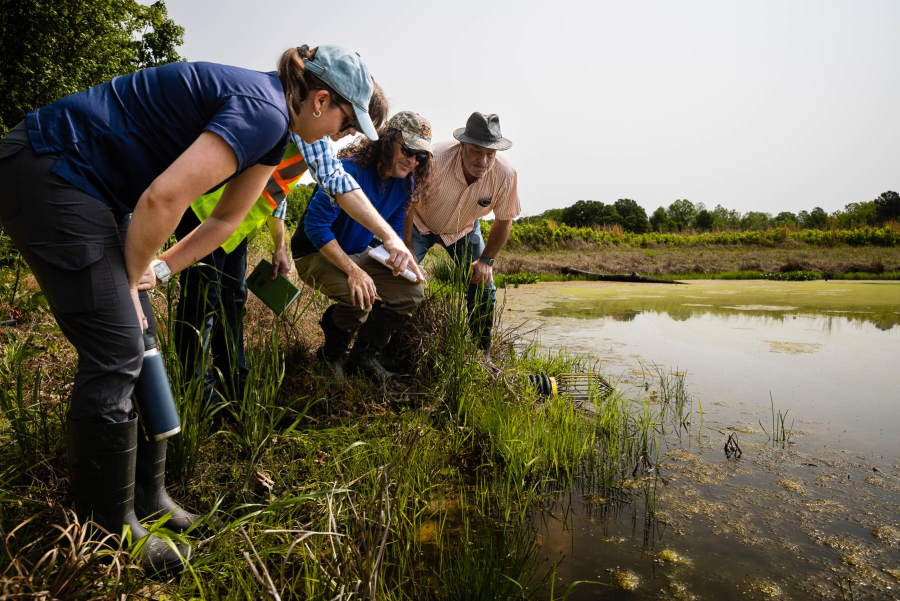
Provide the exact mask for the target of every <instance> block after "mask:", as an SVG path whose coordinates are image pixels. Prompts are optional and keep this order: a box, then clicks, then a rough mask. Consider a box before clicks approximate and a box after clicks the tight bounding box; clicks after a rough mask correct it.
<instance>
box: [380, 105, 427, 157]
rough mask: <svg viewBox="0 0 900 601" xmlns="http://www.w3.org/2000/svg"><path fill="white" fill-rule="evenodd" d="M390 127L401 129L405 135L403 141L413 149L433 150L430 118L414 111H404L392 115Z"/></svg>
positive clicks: (389, 122)
mask: <svg viewBox="0 0 900 601" xmlns="http://www.w3.org/2000/svg"><path fill="white" fill-rule="evenodd" d="M388 127H389V128H391V129H396V130H399V131H400V133H401V135H402V136H403V143H404V144H405V145H406V147H407V148H410V149H412V150H424V151H425V152H427V153H428V154H430V155H432V156H434V153H432V152H431V123H429V122H428V119H426V118H425V117H423V116H422V115H420V114H418V113H414V112H412V111H402V112H399V113H397V114H396V115H394V116H393V117H391V120H390V121H388Z"/></svg>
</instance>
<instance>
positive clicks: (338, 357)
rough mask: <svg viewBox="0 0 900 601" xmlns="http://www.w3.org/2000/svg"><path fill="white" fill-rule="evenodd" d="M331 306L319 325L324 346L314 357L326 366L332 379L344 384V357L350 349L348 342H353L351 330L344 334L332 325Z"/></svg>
mask: <svg viewBox="0 0 900 601" xmlns="http://www.w3.org/2000/svg"><path fill="white" fill-rule="evenodd" d="M335 306H336V305H331V306H330V307H328V308H327V309H325V313H324V314H323V315H322V320H321V321H320V322H319V325H320V326H322V332H323V333H324V334H325V344H323V345H322V347H321V348H320V349H319V350H318V351H316V356H317V357H318V358H319V359H321V360H322V361H324V362H325V363H327V364H328V367H330V368H331V371H333V372H334V377H335V379H336V380H337V381H338V382H346V381H347V378H346V377H345V376H344V355H345V354H347V349H348V348H349V347H350V341H351V340H353V330H350V331H349V332H346V331H344V330H342V329H340V328H339V327H337V326H336V325H335V323H334V308H335Z"/></svg>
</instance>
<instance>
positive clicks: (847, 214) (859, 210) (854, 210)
mask: <svg viewBox="0 0 900 601" xmlns="http://www.w3.org/2000/svg"><path fill="white" fill-rule="evenodd" d="M835 217H837V226H838V227H839V228H842V229H847V228H851V227H860V226H863V225H875V224H876V223H878V222H879V221H880V220H879V219H878V208H877V207H876V206H875V201H874V200H870V201H867V202H851V203H849V204H847V205H846V206H845V207H844V210H843V211H837V212H836V213H835Z"/></svg>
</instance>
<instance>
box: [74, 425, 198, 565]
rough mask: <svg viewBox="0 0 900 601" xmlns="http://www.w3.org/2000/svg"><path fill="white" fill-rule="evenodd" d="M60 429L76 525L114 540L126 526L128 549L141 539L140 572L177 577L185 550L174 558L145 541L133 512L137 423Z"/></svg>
mask: <svg viewBox="0 0 900 601" xmlns="http://www.w3.org/2000/svg"><path fill="white" fill-rule="evenodd" d="M66 430H67V441H68V454H69V479H70V483H71V490H72V498H73V499H74V502H75V514H76V515H77V516H78V519H79V520H81V522H82V523H84V522H86V521H88V520H92V521H94V522H96V523H97V524H99V525H100V526H101V527H102V528H103V529H105V530H107V531H108V532H110V533H112V534H115V535H120V534H121V533H122V527H123V526H128V527H129V528H130V529H131V541H132V544H134V543H136V542H137V541H139V540H140V539H142V538H144V537H147V538H146V539H145V541H144V545H143V555H142V556H141V567H142V568H144V571H145V572H147V574H148V575H149V576H155V577H171V576H176V575H178V574H179V573H180V572H181V571H182V570H183V569H184V562H185V561H186V560H188V559H189V558H190V554H191V548H190V547H188V546H186V545H181V544H178V545H177V548H178V553H180V554H181V557H179V556H178V553H176V552H175V551H173V550H172V549H170V548H169V546H168V545H166V543H164V542H163V541H162V540H161V539H160V538H158V537H156V536H152V535H151V536H147V530H145V529H144V527H143V526H141V523H140V522H139V521H138V519H137V516H136V515H135V513H134V478H135V460H136V456H137V438H138V423H137V419H136V418H135V419H133V420H131V421H128V422H123V423H119V424H113V423H87V422H75V421H72V420H69V421H68V422H67V423H66ZM182 558H184V559H182Z"/></svg>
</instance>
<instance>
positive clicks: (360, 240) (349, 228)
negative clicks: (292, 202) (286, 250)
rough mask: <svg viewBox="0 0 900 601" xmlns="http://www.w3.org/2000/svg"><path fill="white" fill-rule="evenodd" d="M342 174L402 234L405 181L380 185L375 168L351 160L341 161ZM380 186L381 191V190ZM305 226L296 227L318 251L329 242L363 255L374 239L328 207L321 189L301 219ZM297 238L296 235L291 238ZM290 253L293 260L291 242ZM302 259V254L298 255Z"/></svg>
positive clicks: (390, 181) (343, 214) (394, 178)
mask: <svg viewBox="0 0 900 601" xmlns="http://www.w3.org/2000/svg"><path fill="white" fill-rule="evenodd" d="M341 163H342V164H343V165H344V171H346V172H347V173H348V174H350V175H351V176H353V178H354V179H355V180H356V181H357V183H358V184H359V187H360V188H361V189H362V191H363V192H364V193H365V194H366V196H368V197H369V200H370V201H372V206H374V207H375V210H376V211H378V214H379V215H381V216H382V217H384V220H385V221H387V222H388V224H389V225H390V226H391V227H392V228H393V229H394V231H395V232H397V234H398V235H400V236H402V235H403V220H404V219H405V218H406V203H407V201H408V200H409V194H408V193H407V191H406V180H405V179H398V178H396V177H392V178H390V179H389V180H388V181H386V182H382V181H381V178H380V177H378V170H377V169H376V168H374V167H360V166H359V165H358V164H357V163H356V161H354V160H353V159H342V160H341ZM382 183H383V184H384V188H382ZM303 221H304V223H301V224H300V227H298V228H297V230H298V231H297V234H300V230H301V228H302V229H303V232H304V233H305V234H306V237H307V238H308V239H309V240H310V241H311V242H312V243H313V245H314V246H315V247H316V248H317V249H320V248H322V247H323V246H325V245H326V244H328V243H329V242H331V241H332V240H337V242H338V244H339V245H340V247H341V250H343V251H344V252H345V253H347V254H348V255H353V254H356V253H358V252H362V251H363V250H365V249H366V247H367V246H369V242H371V241H372V238H373V237H374V236H373V234H372V232H370V231H369V230H367V229H366V228H365V227H364V226H363V225H362V224H360V223H359V222H357V221H354V219H353V218H352V217H350V215H348V214H347V213H345V212H344V211H343V209H341V207H339V206H335V205H333V204H331V202H330V201H329V200H328V197H327V196H326V195H325V194H323V193H322V191H321V190H319V191H318V192H316V194H315V195H314V196H313V197H312V198H311V199H310V201H309V206H307V208H306V213H305V215H304V217H303ZM294 237H295V238H297V235H295V236H294ZM291 242H292V245H291V246H292V250H293V251H294V256H295V258H299V257H297V254H298V253H297V250H299V248H295V246H298V245H295V244H294V241H293V240H292V241H291ZM301 256H302V255H301Z"/></svg>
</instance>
